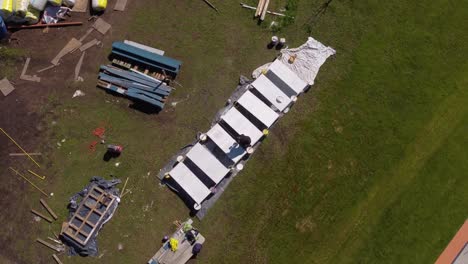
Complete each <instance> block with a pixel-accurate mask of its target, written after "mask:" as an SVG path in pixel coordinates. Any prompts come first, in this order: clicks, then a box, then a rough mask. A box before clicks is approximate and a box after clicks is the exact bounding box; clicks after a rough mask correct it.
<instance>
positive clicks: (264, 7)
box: [260, 0, 270, 21]
mask: <svg viewBox="0 0 468 264" xmlns="http://www.w3.org/2000/svg"><path fill="white" fill-rule="evenodd" d="M269 4H270V0H265V5H264V6H263V9H262V15H261V16H260V20H261V21H263V20H265V16H266V12H267V11H268V5H269Z"/></svg>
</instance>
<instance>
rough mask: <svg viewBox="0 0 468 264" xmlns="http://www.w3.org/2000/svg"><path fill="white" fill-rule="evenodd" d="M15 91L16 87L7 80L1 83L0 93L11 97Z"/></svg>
mask: <svg viewBox="0 0 468 264" xmlns="http://www.w3.org/2000/svg"><path fill="white" fill-rule="evenodd" d="M13 90H15V87H13V85H12V84H11V83H10V81H8V79H7V78H3V79H2V80H1V81H0V91H1V92H2V93H3V95H4V96H7V95H9V94H10V93H11V92H13Z"/></svg>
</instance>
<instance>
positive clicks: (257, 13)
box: [255, 0, 265, 17]
mask: <svg viewBox="0 0 468 264" xmlns="http://www.w3.org/2000/svg"><path fill="white" fill-rule="evenodd" d="M264 4H265V0H259V1H258V5H257V10H256V11H255V17H258V16H260V15H261V14H262V9H263V5H264Z"/></svg>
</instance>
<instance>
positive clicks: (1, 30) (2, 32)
mask: <svg viewBox="0 0 468 264" xmlns="http://www.w3.org/2000/svg"><path fill="white" fill-rule="evenodd" d="M7 34H8V32H7V27H6V25H5V22H3V19H2V17H1V16H0V39H4V38H6V37H7Z"/></svg>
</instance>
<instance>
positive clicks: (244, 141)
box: [237, 134, 252, 148]
mask: <svg viewBox="0 0 468 264" xmlns="http://www.w3.org/2000/svg"><path fill="white" fill-rule="evenodd" d="M237 142H239V145H240V146H241V147H243V148H248V147H250V143H251V142H252V140H251V139H250V137H248V136H246V135H244V134H241V135H239V136H238V137H237Z"/></svg>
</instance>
